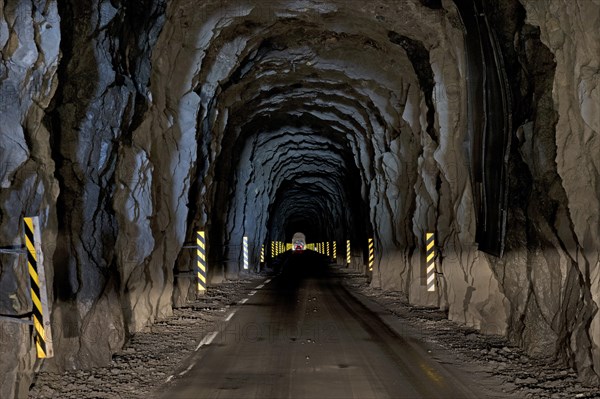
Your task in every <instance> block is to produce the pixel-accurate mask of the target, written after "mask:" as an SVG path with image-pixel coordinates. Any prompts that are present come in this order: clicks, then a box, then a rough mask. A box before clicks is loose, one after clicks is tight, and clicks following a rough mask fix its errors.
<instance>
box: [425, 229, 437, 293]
mask: <svg viewBox="0 0 600 399" xmlns="http://www.w3.org/2000/svg"><path fill="white" fill-rule="evenodd" d="M425 245H426V248H427V251H426V256H427V291H429V292H433V291H435V235H434V234H433V233H426V234H425Z"/></svg>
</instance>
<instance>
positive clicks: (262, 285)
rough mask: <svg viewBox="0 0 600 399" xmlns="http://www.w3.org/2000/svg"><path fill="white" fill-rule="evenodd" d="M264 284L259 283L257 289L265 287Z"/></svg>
mask: <svg viewBox="0 0 600 399" xmlns="http://www.w3.org/2000/svg"><path fill="white" fill-rule="evenodd" d="M264 286H265V285H264V284H261V285H259V286H258V287H256V289H257V290H260V289H261V288H263V287H264Z"/></svg>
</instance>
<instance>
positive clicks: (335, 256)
mask: <svg viewBox="0 0 600 399" xmlns="http://www.w3.org/2000/svg"><path fill="white" fill-rule="evenodd" d="M333 259H335V260H336V263H337V241H334V242H333Z"/></svg>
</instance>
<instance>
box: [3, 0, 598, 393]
mask: <svg viewBox="0 0 600 399" xmlns="http://www.w3.org/2000/svg"><path fill="white" fill-rule="evenodd" d="M141 3H143V4H140V2H135V4H134V2H129V1H108V0H95V1H92V2H80V1H76V0H72V1H61V2H56V1H50V0H48V1H38V0H36V1H33V0H31V1H18V2H17V1H2V0H0V50H1V52H2V59H1V61H0V114H1V116H2V123H0V133H1V136H0V146H1V153H0V185H1V191H0V211H1V212H0V246H11V245H12V246H19V245H21V243H22V241H21V236H22V234H23V232H22V227H21V220H22V217H23V216H24V215H39V216H40V217H41V222H42V231H43V245H44V254H45V266H46V269H47V275H48V279H49V281H50V282H51V284H50V286H51V287H52V289H51V290H50V300H51V304H52V306H51V309H52V317H51V321H52V326H53V329H54V345H55V353H56V356H55V358H53V359H49V360H46V361H44V362H43V363H42V362H39V361H38V362H36V361H35V353H34V350H33V349H34V348H33V346H32V340H31V337H30V332H29V328H28V327H25V326H22V325H17V324H12V323H7V322H5V321H0V327H1V330H0V332H1V333H2V340H1V341H0V354H2V358H3V361H2V363H1V364H0V372H1V373H2V375H3V376H5V377H4V379H3V380H2V383H1V384H0V397H23V396H25V395H26V391H27V389H28V386H29V384H30V381H31V378H32V376H33V371H34V369H36V368H38V367H40V366H42V365H43V367H45V368H47V369H53V370H63V369H73V368H86V367H92V366H95V365H103V364H107V363H108V362H109V361H110V358H111V356H112V354H113V353H114V352H115V351H117V350H118V349H119V348H120V347H121V346H122V345H123V343H124V342H125V341H126V339H127V338H128V337H129V336H131V334H134V333H135V332H137V331H140V330H141V329H142V328H144V327H145V326H146V325H148V324H149V323H152V322H154V321H155V320H156V319H158V318H160V317H163V316H166V315H169V314H171V311H172V307H173V306H181V305H183V304H185V303H186V300H187V299H188V298H189V297H190V296H192V295H195V293H194V284H191V282H192V280H191V279H189V278H186V277H184V276H183V275H182V276H179V274H181V273H185V272H187V271H189V270H191V269H192V267H193V262H194V259H193V252H192V250H190V249H189V248H185V247H186V246H187V245H186V244H188V243H191V242H193V241H194V239H195V236H194V235H195V231H196V230H198V229H204V230H206V232H207V235H208V255H209V279H210V281H212V282H217V281H220V280H222V279H224V278H237V277H238V276H239V274H240V273H241V272H242V270H241V250H240V247H241V243H242V237H243V236H248V237H249V240H250V254H251V256H250V260H251V268H252V269H253V270H256V268H257V267H258V266H257V265H258V260H259V253H260V248H261V246H262V245H263V244H267V253H268V243H269V242H270V240H280V241H286V240H289V239H290V238H291V234H293V233H294V232H296V231H304V232H305V233H306V235H307V240H308V241H309V242H320V241H325V240H336V241H337V244H338V260H339V261H341V260H342V259H343V258H344V256H343V254H344V250H343V249H342V248H344V246H345V241H346V240H347V239H350V240H351V241H352V243H353V259H352V263H351V267H354V268H357V269H359V270H362V271H366V267H365V255H364V252H365V249H366V241H367V238H369V237H373V238H374V239H375V247H376V263H375V268H374V271H373V274H372V276H371V284H372V286H374V287H380V288H382V289H384V290H397V291H400V292H402V293H404V294H405V295H406V298H407V299H408V300H409V301H410V302H411V303H413V304H416V305H429V306H441V307H442V308H444V309H447V311H448V317H449V318H450V319H452V320H455V321H457V322H459V323H464V324H466V325H469V326H472V327H475V328H478V329H480V330H481V331H483V332H485V333H493V334H506V335H507V336H508V337H509V338H510V339H511V340H512V341H513V342H515V343H516V344H519V345H520V346H522V347H523V348H525V349H526V350H527V351H528V352H529V353H530V354H532V355H535V356H538V357H547V358H549V359H550V360H553V359H560V360H563V361H566V362H568V363H570V364H571V365H573V366H574V367H575V368H576V369H577V370H578V371H579V374H580V376H581V378H582V379H583V380H584V381H586V382H588V383H598V374H599V370H600V364H599V362H600V352H599V349H598V342H599V341H600V331H599V329H600V324H599V323H600V319H599V316H598V315H597V303H598V300H599V298H598V295H599V294H598V292H599V287H598V284H599V277H598V273H599V268H600V263H599V262H600V250H599V248H598V242H599V238H600V237H599V236H600V231H599V226H600V220H598V218H599V216H598V215H600V188H599V181H598V179H599V176H600V174H599V168H598V162H599V161H598V157H597V154H598V153H600V139H599V130H600V122H599V118H600V109H598V108H599V107H600V105H599V104H600V98H598V93H599V89H598V87H599V83H600V80H599V76H600V73H599V70H600V65H598V63H599V62H600V60H599V57H598V54H599V53H600V49H599V48H598V46H599V43H600V41H599V40H598V39H600V38H599V37H598V35H599V33H598V32H600V2H598V1H597V0H579V1H575V2H562V1H559V0H551V1H544V2H539V1H535V0H531V1H529V0H523V1H521V2H519V1H517V0H494V1H486V2H485V8H484V9H483V10H482V12H483V14H484V16H485V18H486V21H487V22H486V23H488V24H489V27H491V29H492V30H493V32H494V34H495V43H496V44H497V46H498V51H499V52H500V54H501V55H502V60H503V65H504V67H505V74H506V77H507V81H508V87H509V89H510V95H511V103H510V104H511V107H512V109H510V116H511V118H512V123H513V131H512V142H511V147H510V149H509V153H508V161H509V165H510V167H509V170H508V171H509V173H508V174H509V176H508V180H509V197H508V209H507V225H506V239H505V246H504V249H505V250H504V255H503V257H501V258H498V257H494V256H491V255H488V254H486V253H484V252H481V251H478V248H477V243H476V238H475V237H476V232H477V226H478V222H480V221H478V220H477V216H476V212H475V205H476V204H475V203H476V200H475V197H476V196H475V194H474V191H473V182H472V164H471V162H472V153H471V152H470V151H471V150H470V141H471V140H472V139H473V138H472V137H470V136H469V134H470V133H469V129H468V124H469V117H470V115H469V108H468V101H470V98H469V94H468V93H469V86H468V85H469V81H470V77H469V68H468V67H467V60H468V56H469V55H468V54H467V51H468V50H467V47H466V45H465V37H464V32H465V29H464V26H463V23H462V21H461V16H460V13H459V11H458V8H457V7H456V6H455V4H454V3H453V2H450V1H447V0H445V1H424V0H422V1H417V0H402V1H394V2H390V1H383V0H376V1H371V2H360V3H358V2H348V1H346V0H339V1H334V0H331V1H323V2H297V3H295V2H279V1H273V2H264V1H259V0H256V1H231V2H223V1H221V0H215V1H205V2H202V4H198V2H192V1H189V0H172V1H168V2H163V1H161V0H145V1H143V2H141ZM571 3H572V4H571ZM427 231H435V232H436V239H437V242H438V244H437V245H438V247H439V257H438V267H439V271H440V272H441V273H442V274H439V275H438V283H439V287H438V288H439V289H438V291H436V292H435V293H428V292H427V291H426V289H425V286H424V284H423V283H424V278H423V269H424V256H423V253H424V243H423V241H424V236H425V233H426V232H427ZM30 311H31V300H30V299H29V295H28V282H27V277H26V273H25V269H24V259H23V257H22V256H19V255H15V254H6V253H0V314H1V315H3V316H22V317H27V316H28V313H29V312H30ZM4 359H7V360H6V361H5V360H4Z"/></svg>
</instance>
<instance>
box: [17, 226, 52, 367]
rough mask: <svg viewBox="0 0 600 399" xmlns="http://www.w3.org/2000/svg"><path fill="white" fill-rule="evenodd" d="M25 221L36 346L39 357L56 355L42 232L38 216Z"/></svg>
mask: <svg viewBox="0 0 600 399" xmlns="http://www.w3.org/2000/svg"><path fill="white" fill-rule="evenodd" d="M24 221H25V246H26V247H27V268H28V270H29V280H30V283H31V287H30V290H31V302H33V329H34V331H35V333H36V338H35V347H36V350H37V357H38V358H48V357H53V356H54V349H53V345H52V329H51V326H50V313H49V310H48V292H47V290H46V273H45V270H44V255H43V253H42V233H41V230H40V224H39V219H38V217H37V216H35V217H26V218H25V219H24Z"/></svg>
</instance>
